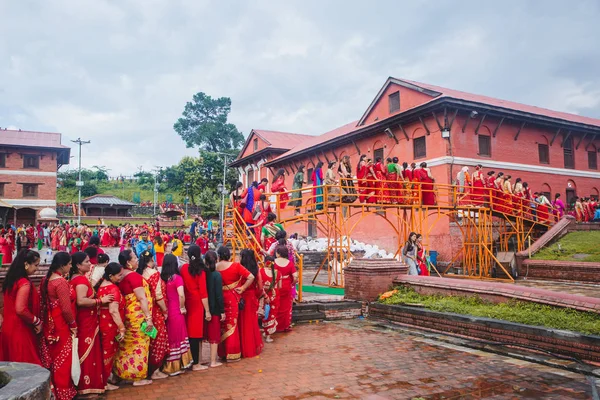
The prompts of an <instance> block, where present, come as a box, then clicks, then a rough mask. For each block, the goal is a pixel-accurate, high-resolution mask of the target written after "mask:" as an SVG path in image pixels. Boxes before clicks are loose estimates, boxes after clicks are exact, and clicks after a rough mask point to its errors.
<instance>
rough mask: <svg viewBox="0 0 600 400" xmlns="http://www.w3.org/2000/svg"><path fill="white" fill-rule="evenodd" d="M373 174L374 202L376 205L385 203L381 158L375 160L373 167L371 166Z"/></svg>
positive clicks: (383, 170) (383, 169)
mask: <svg viewBox="0 0 600 400" xmlns="http://www.w3.org/2000/svg"><path fill="white" fill-rule="evenodd" d="M373 172H374V173H375V179H376V181H375V182H373V187H374V188H375V202H376V203H387V200H388V199H387V191H386V183H385V182H384V181H385V176H386V173H385V167H384V166H383V163H382V160H381V157H377V158H376V159H375V165H374V166H373Z"/></svg>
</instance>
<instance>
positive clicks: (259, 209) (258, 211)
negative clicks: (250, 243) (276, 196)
mask: <svg viewBox="0 0 600 400" xmlns="http://www.w3.org/2000/svg"><path fill="white" fill-rule="evenodd" d="M272 212H273V211H272V210H271V203H269V202H268V201H267V196H266V195H264V194H261V195H260V199H259V201H258V202H257V203H256V204H255V205H254V216H255V217H257V218H256V220H255V224H254V232H255V235H256V237H257V238H260V233H261V231H262V228H263V226H265V225H266V224H267V222H268V221H267V217H268V216H269V214H271V213H272Z"/></svg>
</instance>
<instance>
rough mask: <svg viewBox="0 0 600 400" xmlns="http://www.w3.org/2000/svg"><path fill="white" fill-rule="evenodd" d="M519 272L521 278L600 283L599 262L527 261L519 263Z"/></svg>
mask: <svg viewBox="0 0 600 400" xmlns="http://www.w3.org/2000/svg"><path fill="white" fill-rule="evenodd" d="M518 271H519V277H521V278H524V277H528V278H531V279H547V280H552V281H574V282H590V283H600V263H597V262H595V263H592V262H576V261H554V260H531V259H526V260H523V262H521V263H519V266H518Z"/></svg>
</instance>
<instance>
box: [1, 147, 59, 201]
mask: <svg viewBox="0 0 600 400" xmlns="http://www.w3.org/2000/svg"><path fill="white" fill-rule="evenodd" d="M21 154H34V155H38V156H40V157H39V168H31V169H29V168H23V158H22V157H21ZM56 168H57V161H56V152H52V151H47V150H46V151H40V150H35V151H33V150H26V149H18V150H12V151H11V152H9V154H8V155H7V157H6V167H5V168H0V182H5V185H4V196H2V198H6V199H20V198H22V197H23V185H22V183H37V184H39V186H38V196H37V198H31V199H41V200H56V175H54V176H35V175H15V174H12V173H8V172H6V171H7V170H13V171H14V170H18V171H25V172H27V171H30V172H32V173H37V172H51V173H54V174H56ZM28 199H29V198H28Z"/></svg>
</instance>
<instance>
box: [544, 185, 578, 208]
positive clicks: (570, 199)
mask: <svg viewBox="0 0 600 400" xmlns="http://www.w3.org/2000/svg"><path fill="white" fill-rule="evenodd" d="M566 194H567V206H572V205H573V204H575V197H577V194H575V189H567V191H566ZM548 198H550V197H548Z"/></svg>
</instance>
